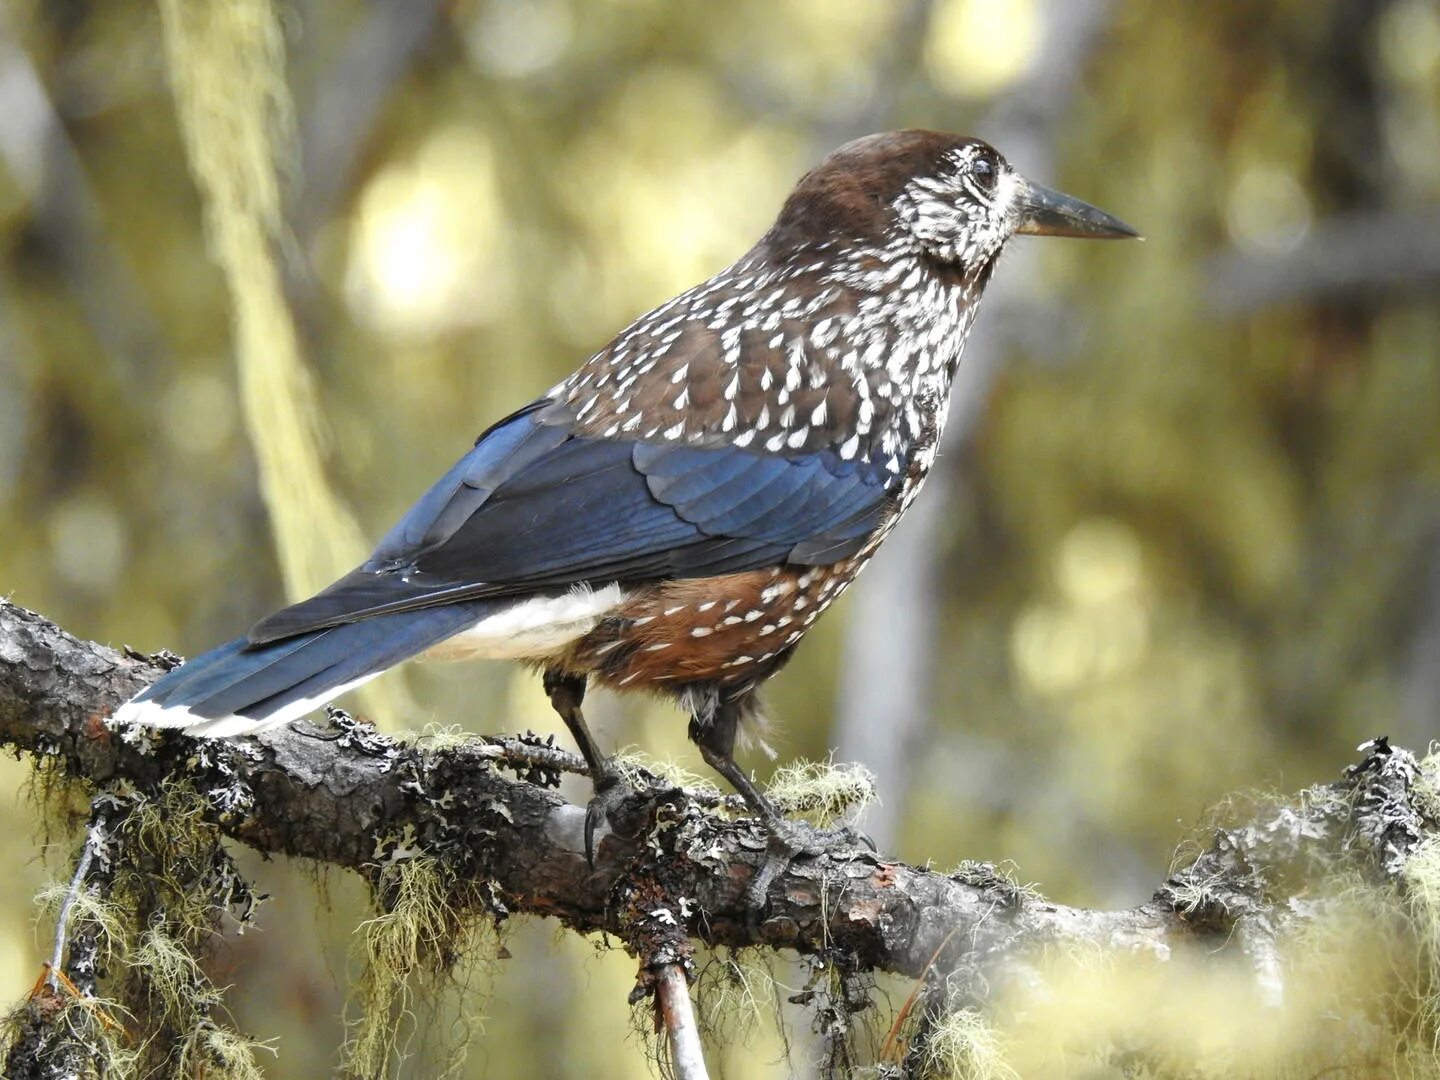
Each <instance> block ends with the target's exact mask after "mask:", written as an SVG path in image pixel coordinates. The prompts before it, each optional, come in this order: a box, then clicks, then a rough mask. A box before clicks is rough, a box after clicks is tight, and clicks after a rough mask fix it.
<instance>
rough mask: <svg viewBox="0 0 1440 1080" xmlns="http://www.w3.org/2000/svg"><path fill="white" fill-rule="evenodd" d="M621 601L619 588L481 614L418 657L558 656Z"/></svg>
mask: <svg viewBox="0 0 1440 1080" xmlns="http://www.w3.org/2000/svg"><path fill="white" fill-rule="evenodd" d="M623 599H624V597H623V594H622V592H621V589H620V586H619V585H606V586H605V587H604V588H602V589H590V588H575V589H571V590H570V591H569V592H567V593H565V594H564V595H562V596H546V597H534V598H532V599H529V600H521V601H519V602H518V603H516V604H514V605H513V606H511V607H508V608H505V609H504V610H502V611H499V612H496V613H495V614H493V615H487V616H486V617H485V618H483V619H481V620H480V621H479V622H477V623H475V625H473V626H471V627H469V628H467V629H465V630H461V631H460V632H459V633H458V634H455V635H454V636H453V637H449V638H446V639H445V640H444V641H442V642H440V644H438V645H434V646H432V647H431V648H429V649H427V650H426V651H425V652H424V653H422V654H421V659H423V660H478V659H486V660H529V659H536V658H543V657H548V656H551V655H554V654H555V653H557V652H561V651H563V650H564V649H565V648H566V647H567V646H569V645H570V644H571V643H573V642H575V641H577V640H578V639H580V638H582V637H584V636H585V635H586V634H588V633H590V632H591V631H592V630H594V629H595V627H596V626H597V625H598V624H599V623H600V620H601V619H603V618H604V617H605V616H606V615H608V614H609V613H610V612H612V611H613V610H614V609H615V608H616V607H618V606H619V605H620V603H621V602H622V600H623Z"/></svg>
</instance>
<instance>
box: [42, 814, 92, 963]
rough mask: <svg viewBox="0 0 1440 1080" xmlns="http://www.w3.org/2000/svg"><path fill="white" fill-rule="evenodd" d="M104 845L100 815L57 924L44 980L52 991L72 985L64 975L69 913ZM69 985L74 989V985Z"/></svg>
mask: <svg viewBox="0 0 1440 1080" xmlns="http://www.w3.org/2000/svg"><path fill="white" fill-rule="evenodd" d="M104 842H105V815H104V814H97V815H96V816H95V817H94V819H93V820H92V821H91V822H90V829H89V831H88V832H87V833H86V834H85V846H84V847H83V848H82V849H81V850H80V859H79V861H78V862H77V863H76V864H75V876H74V877H72V878H71V879H70V887H69V888H68V889H66V890H65V899H64V900H63V901H62V902H61V904H60V914H59V917H57V918H56V920H55V949H54V951H53V952H52V953H51V954H50V966H49V974H48V975H47V977H46V980H45V981H46V982H47V983H48V984H49V986H50V989H52V990H57V991H58V990H59V989H60V980H61V979H62V978H63V979H65V981H66V982H67V983H70V979H69V978H68V977H67V976H66V975H65V936H66V930H67V928H68V927H69V925H70V910H71V908H73V907H74V906H75V901H76V900H77V899H78V898H79V896H80V890H81V889H83V888H85V887H86V879H87V878H89V876H90V864H91V863H93V862H94V861H95V851H96V849H97V848H99V847H100V845H101V844H103V843H104ZM70 985H71V986H72V987H73V986H74V983H70Z"/></svg>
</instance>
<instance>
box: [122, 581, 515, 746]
mask: <svg viewBox="0 0 1440 1080" xmlns="http://www.w3.org/2000/svg"><path fill="white" fill-rule="evenodd" d="M502 606H504V605H503V604H502V603H497V602H495V601H473V602H470V603H463V604H446V605H442V606H440V607H433V608H425V609H423V610H420V611H402V612H396V613H394V614H390V615H377V616H374V617H372V618H368V619H364V620H362V621H360V622H354V623H345V624H343V625H340V626H332V627H328V628H326V629H324V630H315V631H312V632H310V633H308V634H299V635H297V636H295V637H291V638H285V639H283V640H280V641H274V642H269V643H267V644H264V645H250V644H248V643H247V641H246V639H244V638H238V639H237V640H235V641H232V642H229V643H228V644H225V645H221V646H220V647H219V648H218V649H212V650H211V651H210V652H208V653H205V654H204V655H203V656H197V657H196V658H195V659H194V660H191V661H189V662H188V663H186V664H183V665H181V666H180V667H178V668H176V669H175V670H174V671H172V672H170V673H169V674H168V675H166V676H165V677H164V678H162V679H160V680H159V681H158V682H156V683H155V684H154V685H152V686H151V687H149V688H148V689H147V690H145V692H144V693H142V694H139V695H138V696H136V697H135V698H134V699H133V700H131V701H129V702H127V703H126V704H124V705H123V706H121V707H120V710H119V711H118V712H117V713H116V714H115V720H116V722H117V723H125V722H130V723H138V724H148V725H152V726H155V727H178V728H184V729H185V730H186V731H188V732H189V733H190V734H193V735H209V736H215V737H220V736H227V735H246V734H251V733H253V732H256V731H262V730H264V729H265V728H270V727H276V726H278V725H280V724H286V723H289V722H290V721H291V720H296V719H299V718H300V717H301V716H304V715H305V714H306V713H308V712H311V711H312V710H314V709H318V708H319V707H320V706H321V705H323V704H325V703H326V702H327V701H330V700H331V699H332V698H336V697H339V696H340V695H341V694H343V693H344V692H345V691H346V690H350V689H352V688H354V687H356V686H358V685H360V683H362V682H365V681H366V680H368V679H371V678H373V677H374V676H376V675H378V674H380V673H381V672H382V671H384V670H385V669H386V668H389V667H393V666H394V665H396V664H398V663H400V661H402V660H406V659H408V658H410V657H412V656H415V655H416V654H417V653H421V652H424V651H425V650H426V649H428V648H429V647H430V646H432V645H435V644H437V643H439V642H441V641H444V640H445V639H446V638H448V637H450V636H451V635H453V634H455V633H458V632H459V631H461V630H463V629H465V628H466V627H468V626H472V625H474V624H475V623H476V622H478V621H479V620H480V619H482V618H484V617H485V615H487V614H489V613H490V612H492V611H494V610H496V609H497V608H499V607H502Z"/></svg>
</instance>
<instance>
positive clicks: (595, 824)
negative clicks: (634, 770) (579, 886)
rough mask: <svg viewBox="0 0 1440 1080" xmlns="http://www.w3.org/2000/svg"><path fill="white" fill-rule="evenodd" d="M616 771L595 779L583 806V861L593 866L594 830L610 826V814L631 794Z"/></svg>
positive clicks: (631, 790)
mask: <svg viewBox="0 0 1440 1080" xmlns="http://www.w3.org/2000/svg"><path fill="white" fill-rule="evenodd" d="M633 793H634V792H633V789H632V788H631V787H630V786H629V785H628V784H626V783H625V781H624V780H623V779H622V778H621V776H620V774H619V773H617V772H606V773H602V774H601V775H600V776H599V777H598V778H597V779H596V780H595V793H594V794H593V795H591V797H590V803H589V805H588V806H586V807H585V863H586V865H587V866H589V867H590V868H591V869H592V870H593V869H594V868H595V830H596V829H598V828H599V827H600V826H602V825H603V826H605V827H606V828H607V829H608V828H609V827H610V815H611V813H612V812H613V811H615V810H617V809H619V807H620V804H621V803H623V802H624V801H625V800H626V799H627V798H629V797H630V796H631V795H632V794H633Z"/></svg>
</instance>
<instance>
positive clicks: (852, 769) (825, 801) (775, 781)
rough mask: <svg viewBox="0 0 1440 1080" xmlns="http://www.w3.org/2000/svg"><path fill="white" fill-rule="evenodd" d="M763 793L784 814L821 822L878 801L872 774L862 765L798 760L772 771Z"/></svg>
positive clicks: (853, 812)
mask: <svg viewBox="0 0 1440 1080" xmlns="http://www.w3.org/2000/svg"><path fill="white" fill-rule="evenodd" d="M765 791H766V794H767V795H769V796H770V798H771V800H772V801H773V802H774V803H775V805H776V806H777V807H779V808H780V810H782V811H783V812H785V813H787V814H804V815H806V816H807V817H810V818H812V819H814V820H815V821H817V822H818V823H819V824H821V825H830V824H833V823H834V822H836V821H838V820H840V819H841V818H843V817H846V816H847V815H852V814H859V813H860V812H861V811H863V810H864V809H865V807H866V806H868V805H869V804H870V803H872V802H875V801H876V800H877V796H876V793H875V777H874V776H873V775H872V774H871V773H870V771H869V770H868V769H866V768H865V767H864V766H862V765H856V764H852V763H848V762H841V763H836V762H834V761H797V762H794V763H792V764H789V765H783V766H781V767H780V768H779V769H777V770H775V775H774V777H773V778H772V779H771V781H770V784H769V786H768V787H767V788H766V789H765Z"/></svg>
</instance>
